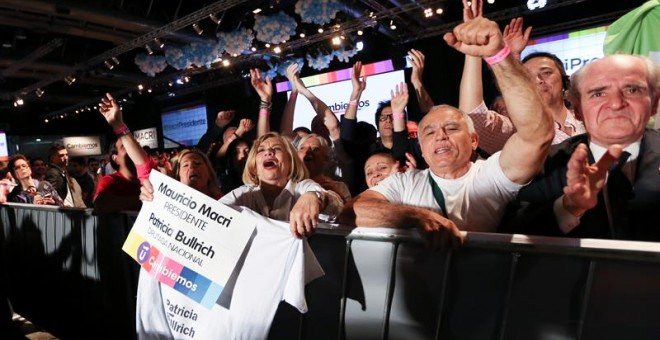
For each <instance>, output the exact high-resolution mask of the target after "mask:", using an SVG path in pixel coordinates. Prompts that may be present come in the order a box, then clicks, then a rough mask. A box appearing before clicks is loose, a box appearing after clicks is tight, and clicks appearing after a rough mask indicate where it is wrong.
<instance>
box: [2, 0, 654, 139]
mask: <svg viewBox="0 0 660 340" xmlns="http://www.w3.org/2000/svg"><path fill="white" fill-rule="evenodd" d="M530 1H538V0H530ZM547 2H548V4H547V6H546V8H545V9H543V10H537V11H534V12H530V11H529V10H528V9H527V8H526V3H527V1H526V0H515V1H514V0H496V1H495V2H494V3H493V4H488V3H486V4H485V8H484V12H485V14H486V16H488V17H491V18H493V19H495V20H498V21H499V22H500V23H502V24H504V23H505V22H507V21H508V20H509V19H510V18H512V17H515V16H520V15H523V16H524V17H525V20H526V24H531V25H533V26H534V27H535V29H534V33H533V34H534V35H535V36H538V35H543V34H548V33H554V32H558V31H562V30H567V29H573V28H580V27H588V26H594V25H597V24H603V23H610V22H612V21H613V20H615V19H616V18H617V17H619V16H620V15H621V14H623V13H625V12H626V11H628V10H630V9H632V8H634V7H637V6H639V5H641V4H642V3H643V2H644V1H643V0H628V1H601V0H564V1H559V0H556V1H552V0H548V1H547ZM295 3H296V1H295V0H270V1H258V0H249V1H248V0H243V1H239V0H228V1H218V2H200V1H192V0H186V1H183V0H157V1H156V0H110V1H104V0H72V1H66V2H65V1H51V0H0V37H1V39H2V41H1V42H2V46H1V47H0V70H1V71H0V124H4V128H3V130H7V129H8V128H10V126H11V125H17V126H18V125H20V124H21V123H25V122H26V121H28V122H33V123H32V124H45V123H44V120H45V119H48V118H50V119H52V118H55V117H60V116H61V115H64V114H73V113H74V112H75V111H76V110H82V109H84V108H85V107H88V106H90V105H91V106H93V104H94V103H95V102H97V101H98V99H99V98H100V96H101V95H102V94H103V93H105V92H111V93H115V94H117V95H118V96H120V97H123V98H126V97H128V96H129V94H131V95H132V94H134V93H136V92H137V91H138V88H137V87H138V85H139V84H143V85H145V86H146V87H149V88H153V89H154V91H155V92H156V93H158V92H160V93H163V95H166V94H167V93H168V92H170V91H172V89H170V88H168V85H167V84H168V82H170V81H174V80H175V79H176V78H177V77H181V76H184V75H185V76H188V77H189V79H190V83H189V84H186V87H181V88H180V89H179V90H178V91H187V92H194V91H200V90H203V89H205V88H209V87H212V86H220V85H223V84H227V83H231V82H233V81H237V80H240V78H241V74H244V72H245V71H246V70H247V69H248V68H250V67H255V66H257V67H262V68H264V69H265V68H266V67H265V63H264V56H269V57H270V58H275V59H277V58H286V57H287V56H298V57H301V56H303V55H304V54H305V53H306V52H309V51H313V50H318V49H319V48H320V46H321V45H324V46H329V40H330V38H331V37H332V36H333V35H335V34H336V32H333V30H332V28H333V27H338V30H340V31H341V33H343V34H344V35H346V36H347V37H348V38H349V39H351V37H355V36H356V32H357V31H358V30H364V31H365V32H366V34H365V36H364V37H362V39H371V40H372V41H373V43H374V45H375V46H380V48H387V47H388V46H396V45H402V44H405V45H406V46H410V45H411V44H412V45H414V44H415V43H416V42H418V41H422V40H424V39H428V38H435V39H438V37H439V36H440V35H441V34H443V33H444V32H446V31H447V30H449V29H451V27H453V26H455V25H456V24H458V23H459V22H460V20H461V15H462V14H461V8H462V4H461V1H460V0H440V1H438V0H435V1H434V0H429V1H424V0H379V1H376V0H343V1H342V10H341V11H340V12H339V13H338V14H337V16H336V18H335V19H334V20H332V21H331V22H330V23H328V24H326V25H323V27H325V28H326V30H325V32H323V33H317V29H318V27H319V26H320V25H318V24H302V23H300V17H299V16H298V15H296V14H295V13H294V6H295ZM255 8H261V9H262V10H263V11H262V13H261V14H262V15H263V14H266V15H268V14H273V13H276V12H279V11H281V10H283V11H285V12H287V13H288V14H289V15H291V16H293V17H294V18H296V21H297V22H298V27H297V30H296V33H301V32H305V33H306V37H305V38H300V37H299V36H297V35H296V36H293V37H292V38H291V39H290V40H289V41H287V42H286V43H283V44H282V45H281V46H282V47H283V52H282V55H275V54H274V53H272V51H271V50H270V49H268V48H266V47H265V45H264V43H262V42H259V41H257V40H256V39H255V41H254V46H255V47H256V48H257V50H256V52H251V53H247V54H243V55H240V56H238V57H233V58H231V59H232V66H231V67H223V66H222V64H221V63H214V64H213V65H211V67H209V68H206V67H198V68H189V69H187V70H181V71H177V70H176V69H174V68H173V67H171V66H167V68H166V69H165V70H164V71H162V72H160V73H158V74H157V75H156V76H155V77H148V76H147V75H146V74H144V73H143V72H141V71H140V69H139V68H138V66H137V65H136V64H135V62H134V60H135V57H136V55H137V54H138V53H145V47H144V46H145V44H149V45H150V47H151V48H152V49H153V50H154V53H155V54H156V55H158V54H163V49H161V48H159V47H158V46H157V45H158V44H157V43H155V42H154V38H159V39H160V40H161V41H163V42H164V43H165V44H166V45H172V44H174V45H178V46H183V45H186V44H190V43H192V42H196V41H202V40H204V39H212V38H214V37H215V33H216V32H229V31H232V30H234V29H236V28H237V27H252V26H253V24H254V14H252V11H253V10H254V9H255ZM426 8H433V9H437V8H442V9H443V10H444V13H442V14H440V15H438V14H434V15H433V16H431V17H430V18H425V16H424V10H425V9H426ZM209 14H213V15H215V16H216V17H217V18H222V21H221V22H220V23H219V24H217V23H216V22H214V21H213V20H211V19H210V18H209ZM192 23H198V24H199V25H200V26H201V28H202V29H203V30H204V32H203V33H202V34H201V35H198V34H197V33H196V32H195V30H194V29H193V28H192V26H191V25H192ZM390 23H394V24H395V25H396V26H397V29H396V30H392V29H391V28H390V27H389V26H390ZM336 25H339V26H336ZM323 48H330V47H323ZM371 53H374V52H371ZM375 53H382V52H381V51H376V52H375ZM112 57H114V58H116V60H115V61H113V59H112ZM225 57H227V56H225ZM381 59H385V58H381ZM116 61H118V62H119V64H116ZM106 62H109V63H111V64H112V66H113V67H112V69H109V68H108V67H107V66H106V65H105V64H106ZM345 66H346V65H344V67H345ZM307 72H309V71H307ZM67 76H74V77H75V78H76V81H75V82H73V83H72V84H70V85H69V84H67V81H66V80H65V78H66V77H67ZM17 98H21V99H22V100H23V103H24V104H23V105H20V106H15V101H16V100H17ZM0 128H2V126H0ZM15 132H18V133H21V132H22V131H21V129H15Z"/></svg>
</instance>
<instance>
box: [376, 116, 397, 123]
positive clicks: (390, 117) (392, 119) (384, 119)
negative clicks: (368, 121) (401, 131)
mask: <svg viewBox="0 0 660 340" xmlns="http://www.w3.org/2000/svg"><path fill="white" fill-rule="evenodd" d="M388 120H389V121H390V122H392V121H394V117H392V115H380V117H378V121H379V122H386V121H388Z"/></svg>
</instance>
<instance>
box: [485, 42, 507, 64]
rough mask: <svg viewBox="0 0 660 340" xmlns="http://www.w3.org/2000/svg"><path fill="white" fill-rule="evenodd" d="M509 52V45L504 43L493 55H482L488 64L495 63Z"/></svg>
mask: <svg viewBox="0 0 660 340" xmlns="http://www.w3.org/2000/svg"><path fill="white" fill-rule="evenodd" d="M510 53H511V47H509V44H506V43H505V44H504V48H502V49H501V50H500V51H499V52H497V53H496V54H495V55H493V56H490V57H484V60H485V61H486V62H487V63H488V65H495V64H497V63H499V62H501V61H502V60H504V58H506V57H507V56H508V55H509V54H510Z"/></svg>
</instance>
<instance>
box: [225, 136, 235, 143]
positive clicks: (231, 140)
mask: <svg viewBox="0 0 660 340" xmlns="http://www.w3.org/2000/svg"><path fill="white" fill-rule="evenodd" d="M234 139H236V135H231V136H229V138H227V141H226V142H225V143H227V144H229V143H231V142H233V141H234Z"/></svg>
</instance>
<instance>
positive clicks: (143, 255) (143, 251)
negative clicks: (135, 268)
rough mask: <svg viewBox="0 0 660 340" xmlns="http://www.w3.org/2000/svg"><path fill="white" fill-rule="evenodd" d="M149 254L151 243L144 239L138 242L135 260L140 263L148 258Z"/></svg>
mask: <svg viewBox="0 0 660 340" xmlns="http://www.w3.org/2000/svg"><path fill="white" fill-rule="evenodd" d="M149 256H151V245H150V244H149V242H147V241H144V242H142V243H141V244H140V246H139V247H138V249H137V261H138V263H140V264H143V263H145V262H146V261H147V260H148V259H149Z"/></svg>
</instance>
